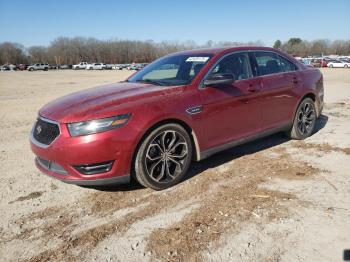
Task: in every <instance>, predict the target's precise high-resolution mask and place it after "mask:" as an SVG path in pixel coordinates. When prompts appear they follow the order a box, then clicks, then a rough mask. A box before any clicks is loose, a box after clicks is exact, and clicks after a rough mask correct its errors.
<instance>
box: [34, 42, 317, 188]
mask: <svg viewBox="0 0 350 262" xmlns="http://www.w3.org/2000/svg"><path fill="white" fill-rule="evenodd" d="M164 68H167V69H164ZM168 68H172V69H168ZM323 92H324V90H323V77H322V74H321V72H320V70H318V69H316V68H311V67H308V66H305V65H303V64H301V63H299V62H298V61H296V60H295V59H294V58H293V57H291V56H289V55H287V54H285V53H283V52H281V51H280V50H276V49H272V48H263V47H236V48H214V49H202V50H191V51H183V52H178V53H175V54H172V55H167V56H165V57H163V58H160V59H158V60H156V61H155V62H153V63H152V64H150V65H148V66H147V67H146V68H144V69H143V70H141V71H139V72H137V73H136V74H134V75H132V76H130V77H129V78H128V79H127V80H126V81H123V82H120V83H114V84H109V85H105V86H102V87H97V88H94V89H87V90H83V91H80V92H76V93H73V94H71V95H68V96H64V97H62V98H60V99H56V100H55V101H53V102H51V103H48V104H46V105H45V106H44V107H43V108H42V109H40V111H39V114H38V119H37V121H36V123H35V124H34V126H33V129H32V132H31V136H30V137H31V138H30V140H31V148H32V151H33V152H34V154H35V155H36V160H35V163H36V166H37V167H38V168H39V169H40V170H41V171H42V172H44V173H46V174H48V175H50V176H52V177H55V178H57V179H60V180H62V181H64V182H67V183H73V184H78V185H104V184H116V183H128V182H129V181H130V178H131V177H133V178H135V179H136V180H137V181H138V182H139V183H140V184H142V185H144V186H146V187H150V188H153V189H156V190H161V189H165V188H168V187H171V186H173V185H175V184H177V183H179V182H180V181H181V180H182V179H183V178H184V176H185V174H186V172H187V170H188V169H189V167H190V165H191V162H192V160H195V161H200V160H202V159H205V158H207V157H209V156H211V155H213V154H215V153H217V152H219V151H221V150H225V149H228V148H230V147H232V146H236V145H239V144H242V143H245V142H248V141H252V140H254V139H257V138H261V137H263V136H267V135H270V134H273V133H276V132H281V131H284V132H286V134H287V135H288V136H289V137H291V138H293V139H304V138H306V137H308V136H310V135H312V134H313V131H314V128H315V123H316V119H317V117H319V116H320V114H321V112H322V108H323V94H324V93H323Z"/></svg>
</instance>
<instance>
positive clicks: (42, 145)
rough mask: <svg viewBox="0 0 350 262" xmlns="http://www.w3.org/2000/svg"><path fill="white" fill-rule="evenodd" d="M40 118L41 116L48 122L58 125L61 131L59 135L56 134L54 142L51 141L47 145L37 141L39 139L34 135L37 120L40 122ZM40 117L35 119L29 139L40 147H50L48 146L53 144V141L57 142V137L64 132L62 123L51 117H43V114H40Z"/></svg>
mask: <svg viewBox="0 0 350 262" xmlns="http://www.w3.org/2000/svg"><path fill="white" fill-rule="evenodd" d="M38 118H40V119H41V120H43V121H46V122H48V123H51V124H56V125H58V130H59V131H60V133H59V134H58V136H56V138H55V139H54V140H52V142H51V143H50V144H49V145H45V144H42V143H40V142H39V141H37V140H36V139H35V138H34V136H33V133H34V128H35V126H36V122H38ZM38 118H37V120H36V121H35V123H34V125H33V127H32V130H31V132H30V136H29V139H30V141H31V142H32V143H33V144H34V145H36V146H38V147H41V148H48V147H49V146H50V145H52V144H53V142H55V141H56V139H57V138H58V137H59V136H60V135H61V134H62V130H61V125H60V123H58V122H56V121H54V120H51V119H48V118H45V117H42V116H40V115H39V116H38Z"/></svg>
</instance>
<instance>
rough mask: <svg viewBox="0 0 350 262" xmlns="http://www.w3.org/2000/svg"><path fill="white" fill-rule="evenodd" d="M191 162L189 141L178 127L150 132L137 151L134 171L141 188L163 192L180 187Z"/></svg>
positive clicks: (167, 125)
mask: <svg viewBox="0 0 350 262" xmlns="http://www.w3.org/2000/svg"><path fill="white" fill-rule="evenodd" d="M191 159H192V144H191V139H190V137H189V135H188V133H187V132H186V130H185V129H184V128H183V127H182V126H180V125H177V124H166V125H163V126H161V127H158V128H156V129H155V130H153V131H152V132H151V133H150V134H149V135H148V136H147V137H146V139H144V141H143V142H142V144H141V146H140V148H139V149H138V152H137V155H136V158H135V162H134V171H135V177H136V179H137V181H138V182H139V183H140V184H142V185H143V186H146V187H150V188H152V189H155V190H162V189H165V188H168V187H171V186H174V185H175V184H177V183H179V182H180V181H181V180H182V178H183V177H184V175H185V174H186V172H187V170H188V168H189V166H190V164H191Z"/></svg>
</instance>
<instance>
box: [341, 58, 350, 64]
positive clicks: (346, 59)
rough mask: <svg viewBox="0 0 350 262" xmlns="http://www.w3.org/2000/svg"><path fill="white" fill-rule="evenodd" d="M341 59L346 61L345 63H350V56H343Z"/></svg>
mask: <svg viewBox="0 0 350 262" xmlns="http://www.w3.org/2000/svg"><path fill="white" fill-rule="evenodd" d="M339 60H340V61H342V62H345V63H350V58H342V59H339Z"/></svg>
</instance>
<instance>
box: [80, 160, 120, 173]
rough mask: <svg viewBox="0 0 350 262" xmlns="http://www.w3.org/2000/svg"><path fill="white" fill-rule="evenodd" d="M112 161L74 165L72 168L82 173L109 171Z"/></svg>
mask: <svg viewBox="0 0 350 262" xmlns="http://www.w3.org/2000/svg"><path fill="white" fill-rule="evenodd" d="M113 163H114V161H106V162H101V163H96V164H86V165H79V166H74V168H75V169H76V170H77V171H78V172H79V173H82V174H84V175H95V174H101V173H106V172H108V171H110V170H111V169H112V167H113Z"/></svg>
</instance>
